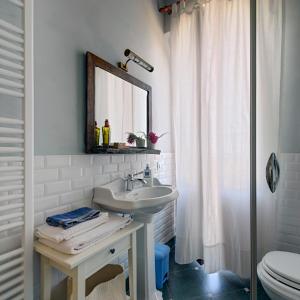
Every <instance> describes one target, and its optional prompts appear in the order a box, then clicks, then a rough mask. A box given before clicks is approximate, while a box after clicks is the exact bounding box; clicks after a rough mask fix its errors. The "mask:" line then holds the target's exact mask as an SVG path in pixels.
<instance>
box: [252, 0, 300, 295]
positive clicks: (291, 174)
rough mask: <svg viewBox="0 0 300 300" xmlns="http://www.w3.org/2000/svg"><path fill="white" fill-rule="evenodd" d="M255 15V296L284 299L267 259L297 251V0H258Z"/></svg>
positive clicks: (299, 33)
mask: <svg viewBox="0 0 300 300" xmlns="http://www.w3.org/2000/svg"><path fill="white" fill-rule="evenodd" d="M256 17H257V23H256V24H257V28H256V42H257V45H256V55H257V57H256V76H257V78H256V84H257V86H256V150H257V152H256V198H257V200H256V204H257V210H256V212H257V264H258V265H259V272H258V277H259V278H258V280H257V299H283V300H284V299H285V298H284V296H282V295H277V294H276V293H275V294H274V291H272V290H271V289H270V286H269V285H268V283H269V280H268V276H269V275H270V276H271V277H272V278H274V276H275V277H276V274H275V275H274V274H270V273H271V271H270V269H268V268H269V267H270V268H271V267H272V266H270V265H267V263H268V264H269V263H270V264H273V262H272V260H271V256H270V252H271V251H286V252H293V253H300V230H299V229H300V117H299V114H300V58H299V56H300V1H299V0H258V1H257V7H256ZM252 238H253V237H252ZM268 253H269V254H268ZM267 254H268V256H266V255H267ZM275 255H276V254H275ZM275 257H277V256H275ZM262 261H264V262H265V263H264V264H263V263H261V262H262ZM270 261H271V262H270ZM278 261H280V259H278V260H277V259H275V264H276V266H274V268H277V267H279V268H281V267H282V266H277V263H278ZM264 272H266V273H264ZM264 274H265V275H266V277H264ZM260 279H261V280H260ZM299 282H300V278H299ZM278 283H279V282H278ZM275 285H276V286H277V281H275ZM278 287H279V289H281V288H280V283H279V284H278ZM299 295H300V292H299ZM275 296H277V298H275ZM287 299H290V298H287ZM295 299H300V298H295Z"/></svg>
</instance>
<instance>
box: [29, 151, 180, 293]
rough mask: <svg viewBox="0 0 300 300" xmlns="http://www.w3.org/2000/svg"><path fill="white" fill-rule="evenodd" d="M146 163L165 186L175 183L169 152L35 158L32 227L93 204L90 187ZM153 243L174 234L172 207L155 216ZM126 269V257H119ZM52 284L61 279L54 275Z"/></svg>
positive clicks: (164, 240)
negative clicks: (33, 218) (33, 223)
mask: <svg viewBox="0 0 300 300" xmlns="http://www.w3.org/2000/svg"><path fill="white" fill-rule="evenodd" d="M147 163H148V164H149V165H150V167H151V169H152V171H153V174H154V176H155V177H158V178H159V179H160V180H161V182H162V183H164V184H173V185H174V184H175V164H174V155H173V154H172V153H162V154H161V155H159V156H158V155H148V154H147V155H144V154H138V155H136V154H134V155H62V156H36V157H35V189H34V191H35V194H34V195H35V226H38V225H40V224H42V223H44V222H45V219H46V217H48V216H49V215H53V214H56V213H61V212H65V211H68V210H70V209H75V208H78V207H80V206H90V205H92V197H93V188H94V187H95V186H97V185H102V184H105V183H108V182H110V181H111V180H113V179H115V178H117V177H120V176H122V177H124V176H126V175H128V174H129V173H132V172H138V171H142V170H143V169H144V168H145V166H146V164H147ZM154 222H155V225H154V226H155V227H154V228H155V229H154V233H155V240H156V241H157V242H162V243H165V242H167V241H169V240H170V239H171V238H172V237H174V235H175V204H174V203H171V204H170V205H168V206H167V207H166V208H165V209H164V210H162V211H161V212H160V213H158V214H157V215H156V216H155V221H154ZM116 263H120V264H122V265H123V266H124V268H125V270H126V269H127V265H128V262H127V255H126V254H125V255H123V256H122V257H119V258H118V261H116ZM38 273H39V261H38V259H37V258H36V259H35V295H36V298H38V291H39V275H38ZM53 276H54V278H53V279H54V280H53V281H54V282H53V285H57V284H58V282H60V281H61V280H63V279H64V277H65V276H64V275H63V274H61V273H59V272H54V275H53Z"/></svg>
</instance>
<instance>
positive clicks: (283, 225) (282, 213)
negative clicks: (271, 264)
mask: <svg viewBox="0 0 300 300" xmlns="http://www.w3.org/2000/svg"><path fill="white" fill-rule="evenodd" d="M279 163H280V167H281V174H280V185H279V189H278V199H279V201H278V208H279V209H278V212H279V215H278V249H279V250H282V251H290V252H296V253H300V230H299V228H300V153H281V154H280V157H279Z"/></svg>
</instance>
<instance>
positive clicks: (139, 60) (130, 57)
mask: <svg viewBox="0 0 300 300" xmlns="http://www.w3.org/2000/svg"><path fill="white" fill-rule="evenodd" d="M124 55H125V56H126V57H127V58H128V60H132V61H134V62H135V63H137V64H138V65H140V66H141V67H143V68H144V69H146V70H147V71H149V72H153V71H154V67H153V66H151V65H150V64H149V63H147V62H146V61H145V60H144V59H142V58H141V57H140V56H138V55H137V54H136V53H134V52H133V51H131V50H130V49H126V50H125V51H124Z"/></svg>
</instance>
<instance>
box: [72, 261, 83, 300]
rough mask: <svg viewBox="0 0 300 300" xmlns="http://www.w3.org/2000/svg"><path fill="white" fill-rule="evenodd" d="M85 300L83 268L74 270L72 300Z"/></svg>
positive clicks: (79, 267)
mask: <svg viewBox="0 0 300 300" xmlns="http://www.w3.org/2000/svg"><path fill="white" fill-rule="evenodd" d="M84 299H85V277H84V272H83V266H78V267H77V268H75V269H74V271H73V275H72V300H84Z"/></svg>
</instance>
